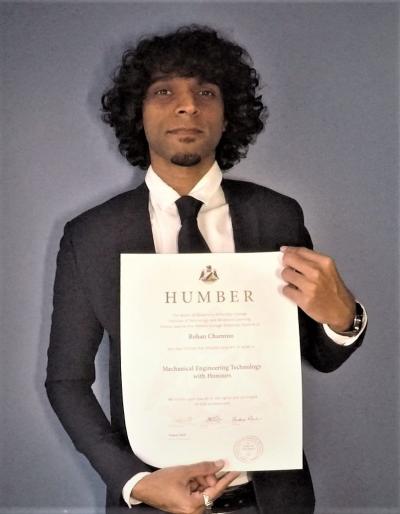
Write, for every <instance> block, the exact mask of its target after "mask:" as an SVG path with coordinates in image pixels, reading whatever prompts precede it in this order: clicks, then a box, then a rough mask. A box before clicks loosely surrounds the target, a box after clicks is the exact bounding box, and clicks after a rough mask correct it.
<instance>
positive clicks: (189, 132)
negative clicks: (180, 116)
mask: <svg viewBox="0 0 400 514" xmlns="http://www.w3.org/2000/svg"><path fill="white" fill-rule="evenodd" d="M202 132H203V131H202V130H201V129H199V128H196V127H178V128H174V129H171V130H167V134H177V135H178V136H195V135H197V134H201V133H202Z"/></svg>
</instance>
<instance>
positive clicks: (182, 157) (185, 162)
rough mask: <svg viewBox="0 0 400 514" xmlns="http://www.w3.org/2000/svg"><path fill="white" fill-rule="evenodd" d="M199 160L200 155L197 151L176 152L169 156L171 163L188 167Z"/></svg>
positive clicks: (194, 164)
mask: <svg viewBox="0 0 400 514" xmlns="http://www.w3.org/2000/svg"><path fill="white" fill-rule="evenodd" d="M200 161H201V156H200V155H199V154H197V153H177V154H175V155H173V156H172V157H171V162H172V164H176V165H177V166H183V167H185V168H190V166H196V164H199V162H200Z"/></svg>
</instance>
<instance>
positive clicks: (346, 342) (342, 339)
mask: <svg viewBox="0 0 400 514" xmlns="http://www.w3.org/2000/svg"><path fill="white" fill-rule="evenodd" d="M358 303H360V302H358ZM360 305H361V308H362V310H363V320H362V325H361V329H360V331H359V333H358V334H357V335H355V336H344V335H342V334H338V333H337V332H335V331H334V330H332V329H331V328H329V327H328V325H326V324H325V323H324V324H323V325H322V326H323V327H324V330H325V333H326V335H327V336H328V337H329V338H330V339H331V340H332V341H333V342H334V343H336V344H338V345H340V346H350V345H351V344H353V343H355V342H356V341H357V339H358V338H359V337H360V335H361V334H362V333H363V332H364V330H365V327H366V326H367V311H366V310H365V309H364V306H363V305H362V304H361V303H360Z"/></svg>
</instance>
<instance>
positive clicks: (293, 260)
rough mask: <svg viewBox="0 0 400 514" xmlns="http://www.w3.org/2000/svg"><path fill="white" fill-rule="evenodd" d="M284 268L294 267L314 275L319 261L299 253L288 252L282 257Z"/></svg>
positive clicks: (307, 274) (308, 274)
mask: <svg viewBox="0 0 400 514" xmlns="http://www.w3.org/2000/svg"><path fill="white" fill-rule="evenodd" d="M282 264H283V267H284V268H292V269H294V270H296V271H297V272H299V273H302V274H303V275H305V276H310V275H312V273H313V271H314V270H315V269H316V268H317V267H318V263H316V262H315V261H313V260H310V259H307V258H306V257H305V256H304V255H300V254H298V253H286V254H285V255H284V256H283V258H282Z"/></svg>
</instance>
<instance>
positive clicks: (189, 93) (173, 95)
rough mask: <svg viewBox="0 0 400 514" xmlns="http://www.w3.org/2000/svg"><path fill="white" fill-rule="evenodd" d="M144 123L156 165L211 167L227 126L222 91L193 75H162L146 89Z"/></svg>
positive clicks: (153, 161)
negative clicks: (188, 76)
mask: <svg viewBox="0 0 400 514" xmlns="http://www.w3.org/2000/svg"><path fill="white" fill-rule="evenodd" d="M143 127H144V131H145V134H146V138H147V142H148V144H149V150H150V159H151V163H152V165H153V167H154V166H157V165H158V166H164V167H165V166H171V165H175V166H176V165H177V166H185V167H191V166H197V165H204V166H208V167H210V166H211V165H212V163H213V162H214V159H215V149H216V147H217V145H218V143H219V141H220V139H221V135H222V132H223V130H224V104H223V99H222V94H221V91H220V89H219V87H218V86H217V85H216V84H210V83H206V82H202V81H200V80H199V79H197V78H194V77H190V78H186V77H176V76H164V77H162V76H160V77H159V78H156V79H155V80H154V81H153V83H152V84H151V85H150V87H149V88H148V90H147V94H146V97H145V100H144V102H143Z"/></svg>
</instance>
